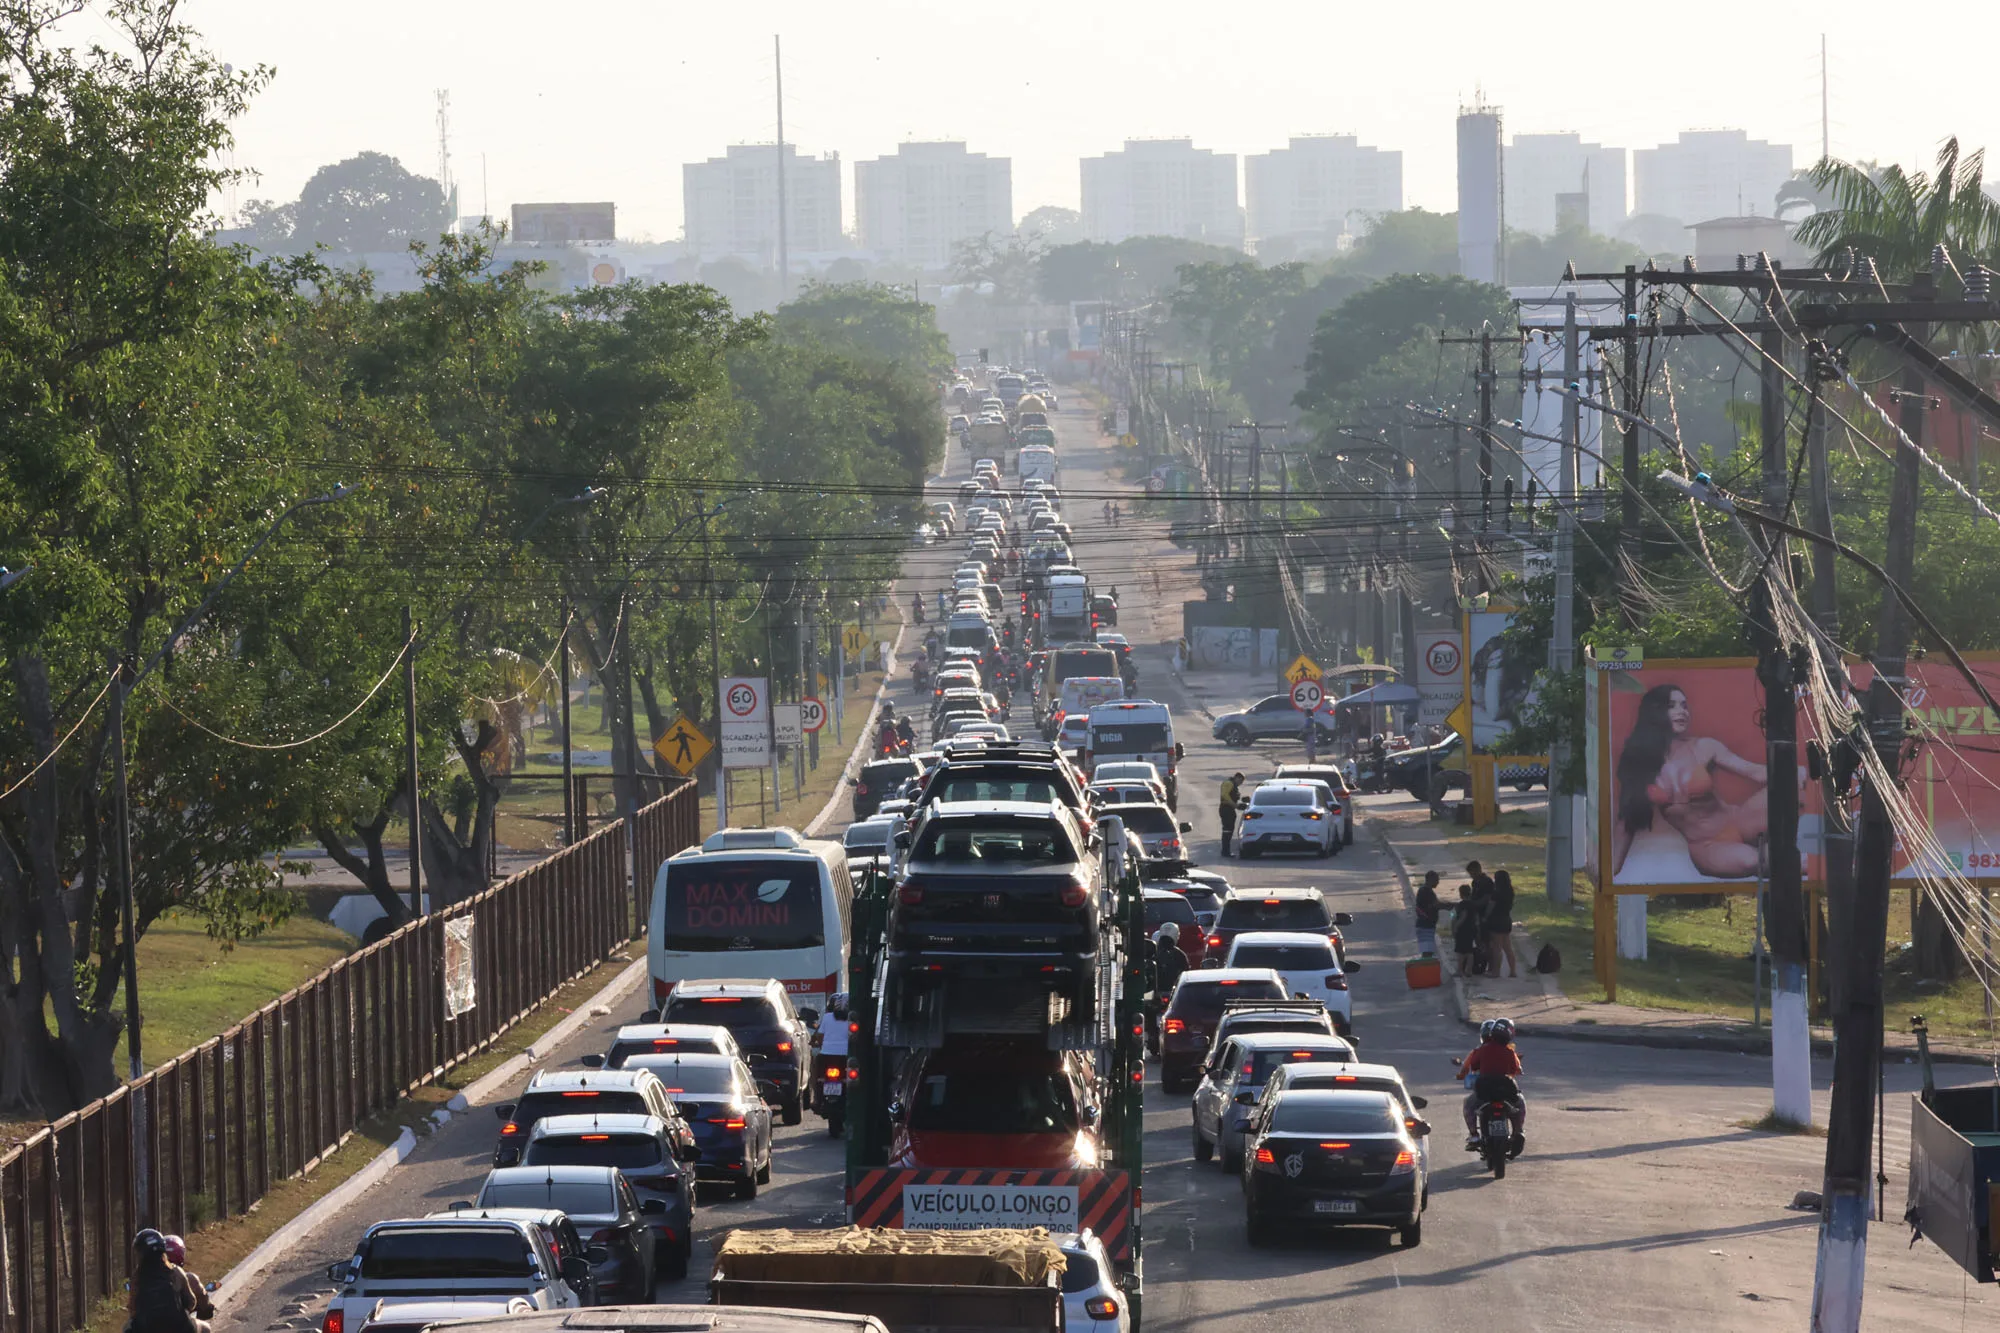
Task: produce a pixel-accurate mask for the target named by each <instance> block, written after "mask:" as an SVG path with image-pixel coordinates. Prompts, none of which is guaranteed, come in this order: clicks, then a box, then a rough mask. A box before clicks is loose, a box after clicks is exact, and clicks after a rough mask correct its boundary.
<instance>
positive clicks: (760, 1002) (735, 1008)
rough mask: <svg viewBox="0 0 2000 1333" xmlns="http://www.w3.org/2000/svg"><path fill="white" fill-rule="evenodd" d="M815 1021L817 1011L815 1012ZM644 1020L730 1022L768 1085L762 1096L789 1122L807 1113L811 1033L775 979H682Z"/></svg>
mask: <svg viewBox="0 0 2000 1333" xmlns="http://www.w3.org/2000/svg"><path fill="white" fill-rule="evenodd" d="M813 1017H814V1020H815V1021H817V1019H818V1015H817V1014H815V1015H814V1016H813ZM641 1021H642V1022H647V1023H653V1022H662V1023H712V1024H714V1025H715V1026H717V1027H724V1028H728V1029H729V1031H730V1034H731V1035H732V1036H734V1037H735V1038H736V1044H737V1046H738V1047H740V1048H741V1049H742V1052H743V1059H744V1061H745V1062H746V1063H748V1064H749V1066H750V1072H751V1073H752V1074H753V1075H755V1076H756V1079H757V1082H758V1084H759V1086H760V1087H761V1086H763V1085H766V1084H768V1085H770V1086H769V1090H768V1091H767V1092H766V1093H765V1100H767V1101H769V1102H770V1103H771V1104H772V1105H773V1106H775V1107H777V1108H778V1112H779V1114H780V1115H781V1116H783V1117H784V1121H785V1123H786V1124H788V1125H796V1124H798V1123H799V1122H800V1121H801V1120H803V1119H804V1118H805V1088H806V1082H807V1080H808V1079H810V1078H811V1077H812V1034H811V1032H810V1031H809V1030H808V1028H807V1026H806V1023H805V1021H804V1020H803V1019H802V1018H800V1016H799V1012H798V1010H796V1009H794V1008H792V997H791V996H789V995H787V994H786V993H785V988H784V987H783V986H781V985H779V984H778V983H777V982H776V981H770V980H763V981H759V980H753V979H749V978H734V977H731V978H724V979H720V980H714V981H683V982H681V983H680V984H679V985H677V986H675V987H674V993H673V998H672V999H670V1000H668V1001H667V1008H666V1011H665V1012H664V1013H662V1014H660V1015H658V1017H654V1016H652V1015H651V1014H648V1015H647V1016H645V1017H644V1018H642V1019H641Z"/></svg>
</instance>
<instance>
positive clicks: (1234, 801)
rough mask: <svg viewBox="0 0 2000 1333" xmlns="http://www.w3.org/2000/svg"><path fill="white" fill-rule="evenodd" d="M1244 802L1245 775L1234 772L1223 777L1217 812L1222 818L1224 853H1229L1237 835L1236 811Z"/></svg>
mask: <svg viewBox="0 0 2000 1333" xmlns="http://www.w3.org/2000/svg"><path fill="white" fill-rule="evenodd" d="M1242 804H1243V775H1242V774H1241V773H1232V774H1231V775H1230V776H1229V777H1227V778H1225V779H1223V782H1222V795H1221V797H1220V798H1219V801H1218V803H1217V805H1216V809H1215V813H1216V814H1217V815H1218V816H1219V817H1220V818H1221V820H1222V854H1223V855H1224V856H1228V855H1229V842H1230V839H1232V838H1234V837H1235V836H1236V811H1237V808H1238V807H1239V806H1241V805H1242Z"/></svg>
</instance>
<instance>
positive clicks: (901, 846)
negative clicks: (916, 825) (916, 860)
mask: <svg viewBox="0 0 2000 1333" xmlns="http://www.w3.org/2000/svg"><path fill="white" fill-rule="evenodd" d="M896 850H897V851H899V852H907V851H909V850H910V832H909V830H908V829H903V830H900V831H899V832H898V833H897V834H896Z"/></svg>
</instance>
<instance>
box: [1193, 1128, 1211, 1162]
mask: <svg viewBox="0 0 2000 1333" xmlns="http://www.w3.org/2000/svg"><path fill="white" fill-rule="evenodd" d="M1213 1156H1215V1145H1214V1144H1213V1143H1210V1142H1209V1141H1208V1140H1207V1139H1205V1138H1203V1137H1202V1136H1201V1126H1199V1125H1196V1126H1195V1129H1194V1160H1195V1161H1197V1162H1206V1161H1207V1160H1208V1159H1209V1158H1211V1157H1213Z"/></svg>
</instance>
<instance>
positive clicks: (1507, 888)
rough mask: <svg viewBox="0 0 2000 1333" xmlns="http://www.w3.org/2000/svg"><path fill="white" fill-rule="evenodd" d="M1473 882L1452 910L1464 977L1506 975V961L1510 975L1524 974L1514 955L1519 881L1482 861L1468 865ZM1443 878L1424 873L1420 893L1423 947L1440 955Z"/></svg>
mask: <svg viewBox="0 0 2000 1333" xmlns="http://www.w3.org/2000/svg"><path fill="white" fill-rule="evenodd" d="M1465 873H1466V875H1467V876H1469V877H1470V878H1469V882H1467V883H1464V884H1461V885H1459V886H1458V899H1457V901H1456V902H1454V903H1453V904H1452V907H1451V944H1452V952H1453V953H1454V954H1456V955H1457V965H1458V975H1459V976H1462V977H1469V976H1474V975H1477V974H1484V975H1487V976H1495V977H1497V976H1499V975H1500V963H1501V961H1502V960H1503V959H1504V960H1505V961H1506V964H1507V975H1508V976H1510V977H1517V976H1519V975H1520V974H1521V967H1520V963H1519V961H1518V960H1517V959H1516V958H1515V956H1514V877H1513V876H1512V875H1510V874H1508V873H1507V872H1506V871H1505V870H1495V871H1494V872H1493V873H1492V874H1490V875H1489V874H1487V873H1486V871H1485V869H1484V868H1483V867H1482V866H1481V865H1480V864H1479V862H1477V861H1467V862H1466V863H1465ZM1442 879H1443V876H1441V875H1439V874H1438V872H1437V871H1435V870H1426V871H1425V872H1424V882H1423V884H1422V886H1421V887H1419V888H1418V889H1417V949H1418V952H1420V953H1424V954H1435V953H1437V929H1438V921H1439V920H1440V919H1441V918H1442V917H1443V915H1444V910H1445V909H1444V902H1443V900H1442V899H1441V898H1439V896H1438V885H1439V883H1440V882H1441V881H1442Z"/></svg>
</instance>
